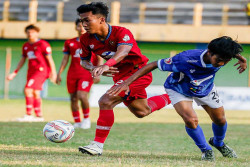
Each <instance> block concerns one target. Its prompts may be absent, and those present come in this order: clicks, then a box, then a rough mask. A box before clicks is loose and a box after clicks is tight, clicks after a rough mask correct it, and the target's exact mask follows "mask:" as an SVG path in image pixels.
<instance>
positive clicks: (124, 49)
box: [93, 45, 132, 77]
mask: <svg viewBox="0 0 250 167" xmlns="http://www.w3.org/2000/svg"><path fill="white" fill-rule="evenodd" d="M131 48H132V46H129V45H120V46H118V47H117V51H116V53H115V55H114V56H113V57H112V58H111V59H109V60H108V61H107V62H106V63H105V64H103V65H101V66H97V67H95V68H94V69H93V76H94V77H97V76H100V75H102V74H103V73H104V72H105V71H108V70H109V69H110V67H111V66H113V65H115V64H117V63H119V62H120V61H122V60H123V59H124V58H125V57H126V56H128V53H129V52H130V50H131ZM111 61H112V62H111ZM109 62H111V63H109Z"/></svg>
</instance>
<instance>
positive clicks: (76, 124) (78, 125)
mask: <svg viewBox="0 0 250 167" xmlns="http://www.w3.org/2000/svg"><path fill="white" fill-rule="evenodd" d="M81 125H82V123H81V122H76V123H75V124H74V125H73V126H74V128H81Z"/></svg>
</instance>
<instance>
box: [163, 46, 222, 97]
mask: <svg viewBox="0 0 250 167" xmlns="http://www.w3.org/2000/svg"><path fill="white" fill-rule="evenodd" d="M206 52H207V50H201V49H195V50H187V51H184V52H181V53H179V54H177V55H175V56H174V57H172V58H166V59H160V60H158V68H159V69H160V70H161V71H172V72H173V73H172V74H171V75H169V76H168V78H167V80H166V82H165V83H164V87H165V88H166V89H172V90H174V91H176V92H178V93H181V94H183V95H185V96H190V97H204V96H207V95H208V94H209V92H210V91H211V90H212V88H213V86H214V83H213V81H214V76H215V73H216V72H217V71H218V70H219V69H220V68H221V67H213V66H212V64H205V63H204V61H203V56H204V54H205V53H206Z"/></svg>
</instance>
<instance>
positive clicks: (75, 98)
mask: <svg viewBox="0 0 250 167" xmlns="http://www.w3.org/2000/svg"><path fill="white" fill-rule="evenodd" d="M69 96H70V101H71V102H77V101H78V98H77V92H74V93H70V94H69Z"/></svg>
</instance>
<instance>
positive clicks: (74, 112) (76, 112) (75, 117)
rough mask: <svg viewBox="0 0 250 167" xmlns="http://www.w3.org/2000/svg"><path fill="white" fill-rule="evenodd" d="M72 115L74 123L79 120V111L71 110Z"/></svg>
mask: <svg viewBox="0 0 250 167" xmlns="http://www.w3.org/2000/svg"><path fill="white" fill-rule="evenodd" d="M72 115H73V118H74V121H75V122H76V123H77V122H81V118H80V112H79V111H72Z"/></svg>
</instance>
